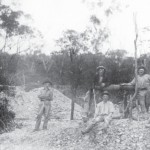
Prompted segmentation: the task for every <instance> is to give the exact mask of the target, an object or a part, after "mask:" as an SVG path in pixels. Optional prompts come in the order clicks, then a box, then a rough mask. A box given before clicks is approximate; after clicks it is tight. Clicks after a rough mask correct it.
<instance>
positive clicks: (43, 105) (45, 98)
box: [34, 80, 53, 131]
mask: <svg viewBox="0 0 150 150" xmlns="http://www.w3.org/2000/svg"><path fill="white" fill-rule="evenodd" d="M43 86H44V88H43V89H42V90H41V92H40V94H39V96H38V98H39V99H40V105H39V110H38V115H37V120H36V125H35V129H34V131H38V130H39V127H40V124H41V119H42V116H44V123H43V129H44V130H45V129H47V124H48V121H49V117H50V111H51V101H52V100H53V89H52V83H51V81H49V80H45V81H44V82H43Z"/></svg>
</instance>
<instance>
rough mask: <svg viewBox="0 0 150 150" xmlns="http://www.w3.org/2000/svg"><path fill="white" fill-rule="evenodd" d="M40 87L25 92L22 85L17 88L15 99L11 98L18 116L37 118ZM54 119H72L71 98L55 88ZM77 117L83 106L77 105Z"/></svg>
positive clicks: (12, 105) (79, 115)
mask: <svg viewBox="0 0 150 150" xmlns="http://www.w3.org/2000/svg"><path fill="white" fill-rule="evenodd" d="M40 90H41V89H40V88H37V89H34V90H32V91H29V92H25V91H24V90H23V89H21V88H20V87H17V88H16V96H15V99H13V100H11V104H10V105H11V107H12V109H13V110H14V111H15V113H16V118H26V119H32V120H33V119H35V117H36V114H37V110H38V105H39V103H40V100H39V99H38V94H39V92H40ZM51 112H52V118H53V119H70V112H71V100H70V99H69V98H67V97H66V96H64V95H63V94H62V93H60V92H59V91H58V90H55V89H54V100H53V101H52V111H51ZM74 115H75V118H76V119H80V118H81V107H80V106H78V105H75V114H74Z"/></svg>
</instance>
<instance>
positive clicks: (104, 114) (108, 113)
mask: <svg viewBox="0 0 150 150" xmlns="http://www.w3.org/2000/svg"><path fill="white" fill-rule="evenodd" d="M109 96H110V95H109V93H108V92H107V91H104V92H103V95H102V99H103V101H102V102H100V103H99V104H98V105H97V108H96V111H95V115H94V118H93V119H92V122H91V123H90V124H89V126H88V127H87V128H86V129H85V130H84V131H82V134H85V133H88V132H89V131H90V130H91V129H92V128H93V127H94V126H95V125H96V124H97V123H99V122H103V121H104V123H105V124H104V128H103V129H107V127H108V125H109V123H110V121H111V120H112V115H113V113H114V105H113V103H112V102H111V101H109Z"/></svg>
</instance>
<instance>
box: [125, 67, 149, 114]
mask: <svg viewBox="0 0 150 150" xmlns="http://www.w3.org/2000/svg"><path fill="white" fill-rule="evenodd" d="M135 84H136V83H135V78H134V79H133V80H132V81H131V82H130V83H124V84H123V85H134V86H135ZM137 86H138V95H137V98H138V102H139V104H140V106H141V111H142V112H143V113H145V112H146V106H145V102H146V94H147V90H148V89H149V87H150V75H149V74H146V68H145V67H144V66H140V67H139V68H138V76H137Z"/></svg>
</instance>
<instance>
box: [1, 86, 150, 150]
mask: <svg viewBox="0 0 150 150" xmlns="http://www.w3.org/2000/svg"><path fill="white" fill-rule="evenodd" d="M39 90H40V89H34V90H32V91H30V92H25V91H23V90H22V89H17V94H16V97H15V99H11V109H13V110H15V112H16V114H17V116H16V120H15V121H16V122H17V123H18V124H21V125H22V126H21V127H20V128H16V129H15V130H14V131H12V132H8V133H4V134H1V135H0V150H114V149H116V150H150V128H145V124H146V122H147V119H148V118H149V116H150V114H146V115H142V114H141V115H140V121H134V120H129V119H119V120H116V119H114V120H113V121H112V123H111V125H110V127H109V129H108V131H107V132H106V133H103V132H102V131H101V130H100V129H101V126H102V125H103V123H101V124H100V125H98V126H96V127H94V129H93V130H92V131H91V132H90V133H88V134H87V135H82V134H81V130H82V129H83V128H85V127H86V124H83V123H82V120H81V111H82V109H81V107H80V106H78V105H76V106H75V120H73V121H70V105H71V100H70V99H68V98H67V97H66V96H64V95H63V94H62V93H60V92H59V91H57V90H55V91H54V93H55V96H54V101H53V102H52V114H51V120H50V122H49V125H48V130H40V131H38V132H33V129H34V125H35V117H36V112H37V107H38V103H39V100H38V98H37V95H38V92H39Z"/></svg>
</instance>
